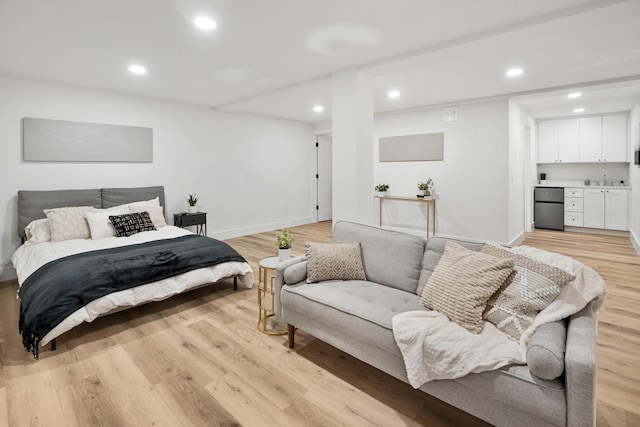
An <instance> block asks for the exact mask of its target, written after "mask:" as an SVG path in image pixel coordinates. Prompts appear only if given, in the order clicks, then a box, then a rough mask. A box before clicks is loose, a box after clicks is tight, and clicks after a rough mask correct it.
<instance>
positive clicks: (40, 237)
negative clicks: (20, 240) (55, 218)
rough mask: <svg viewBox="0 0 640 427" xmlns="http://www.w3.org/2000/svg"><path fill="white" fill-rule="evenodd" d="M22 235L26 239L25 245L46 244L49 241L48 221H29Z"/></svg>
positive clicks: (45, 219) (44, 219)
mask: <svg viewBox="0 0 640 427" xmlns="http://www.w3.org/2000/svg"><path fill="white" fill-rule="evenodd" d="M24 234H25V236H26V237H27V241H26V242H25V243H28V244H35V243H42V242H48V241H49V240H51V230H50V227H49V220H48V219H47V218H42V219H36V220H34V221H31V222H30V223H29V224H28V225H27V226H26V227H25V228H24Z"/></svg>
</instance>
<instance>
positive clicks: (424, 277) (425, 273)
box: [365, 237, 484, 295]
mask: <svg viewBox="0 0 640 427" xmlns="http://www.w3.org/2000/svg"><path fill="white" fill-rule="evenodd" d="M447 242H455V243H457V244H459V245H461V246H463V247H465V248H467V249H471V250H472V251H479V250H480V249H482V247H483V246H484V243H478V242H469V241H466V240H459V239H446V238H443V237H432V238H431V239H429V241H428V242H427V246H426V249H425V251H424V256H423V258H422V269H421V271H420V276H419V280H418V286H417V288H416V294H417V295H422V291H424V287H425V286H426V284H427V282H428V281H429V278H430V277H431V274H432V273H433V270H434V269H435V268H436V265H438V262H440V258H442V254H444V248H445V246H446V244H447ZM365 271H366V270H365Z"/></svg>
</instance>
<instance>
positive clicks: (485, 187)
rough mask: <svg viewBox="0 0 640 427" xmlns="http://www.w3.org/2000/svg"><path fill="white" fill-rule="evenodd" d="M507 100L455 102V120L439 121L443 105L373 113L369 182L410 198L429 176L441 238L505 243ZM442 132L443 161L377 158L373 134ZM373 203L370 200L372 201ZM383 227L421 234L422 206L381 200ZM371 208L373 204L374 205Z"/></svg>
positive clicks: (506, 231) (507, 232) (507, 155)
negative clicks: (403, 111)
mask: <svg viewBox="0 0 640 427" xmlns="http://www.w3.org/2000/svg"><path fill="white" fill-rule="evenodd" d="M508 114H509V106H508V101H506V100H505V101H495V102H487V103H481V104H471V105H462V106H458V120H457V121H455V122H443V121H442V109H440V108H437V109H432V110H425V111H416V112H410V113H400V114H390V115H384V116H378V117H376V118H375V123H374V183H373V185H372V186H371V192H373V187H374V186H375V185H376V184H380V183H384V184H389V185H390V192H391V195H397V196H410V197H412V196H415V194H416V193H417V183H418V181H424V180H426V179H427V178H429V177H431V178H432V179H433V180H434V182H435V195H436V197H437V231H438V234H440V235H443V236H454V237H463V238H470V239H478V240H494V241H498V242H501V243H509V237H510V236H509V226H508V224H509V215H510V214H509V208H508V202H509V197H510V193H509V123H508ZM430 132H444V160H443V161H431V162H384V163H381V162H379V161H378V155H379V152H378V138H380V137H384V136H395V135H413V134H420V133H430ZM372 205H373V203H372ZM385 206H386V207H385V210H384V212H383V226H389V225H390V226H392V228H397V229H404V230H407V231H411V232H413V233H415V234H422V235H424V227H425V220H424V214H425V211H424V209H425V207H424V205H422V204H418V203H397V202H388V203H385ZM373 209H374V211H375V212H376V213H375V215H376V218H377V215H378V214H377V208H375V207H373Z"/></svg>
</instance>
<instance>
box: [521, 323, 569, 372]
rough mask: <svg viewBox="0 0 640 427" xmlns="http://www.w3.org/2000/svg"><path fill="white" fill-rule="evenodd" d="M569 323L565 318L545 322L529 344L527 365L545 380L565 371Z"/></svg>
mask: <svg viewBox="0 0 640 427" xmlns="http://www.w3.org/2000/svg"><path fill="white" fill-rule="evenodd" d="M566 343H567V325H566V324H565V322H564V320H558V321H557V322H551V323H545V324H544V325H542V326H540V327H539V328H538V329H536V331H535V332H534V334H533V336H532V337H531V339H530V340H529V344H528V345H527V366H529V369H530V370H531V373H532V374H534V375H535V376H537V377H539V378H542V379H543V380H553V379H555V378H558V377H559V376H560V375H562V373H563V372H564V352H565V348H566Z"/></svg>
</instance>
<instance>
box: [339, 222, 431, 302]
mask: <svg viewBox="0 0 640 427" xmlns="http://www.w3.org/2000/svg"><path fill="white" fill-rule="evenodd" d="M333 241H334V243H349V242H360V247H361V249H362V264H363V266H364V272H365V274H366V276H367V280H369V281H371V282H375V283H379V284H382V285H385V286H389V287H392V288H397V289H401V290H403V291H407V292H413V293H415V291H416V288H417V286H418V278H419V277H420V270H421V268H422V257H423V255H424V247H425V240H424V239H423V238H422V237H418V236H412V235H410V234H406V233H399V232H396V231H390V230H383V229H381V228H377V227H370V226H368V225H362V224H356V223H353V222H347V221H339V222H337V223H336V225H335V226H334V229H333Z"/></svg>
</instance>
